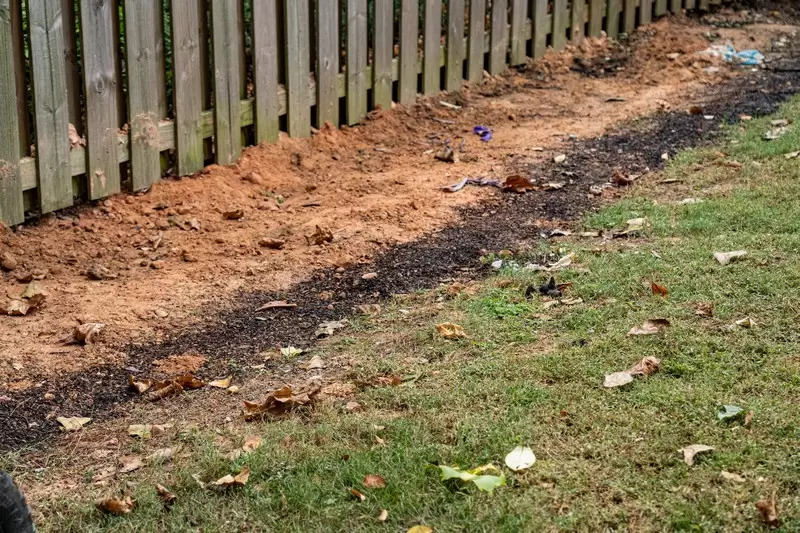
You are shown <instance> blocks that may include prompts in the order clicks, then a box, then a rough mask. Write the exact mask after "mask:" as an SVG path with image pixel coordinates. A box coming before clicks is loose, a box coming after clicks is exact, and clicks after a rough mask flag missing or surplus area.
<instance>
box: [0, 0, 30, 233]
mask: <svg viewBox="0 0 800 533" xmlns="http://www.w3.org/2000/svg"><path fill="white" fill-rule="evenodd" d="M15 1H16V0H0V226H1V225H2V222H5V223H6V224H19V223H21V222H24V221H25V210H24V206H23V202H22V179H21V178H20V175H19V156H20V142H19V141H20V131H19V120H18V116H17V84H16V81H15V80H16V76H15V70H16V69H15V66H14V58H15V53H14V50H15V43H14V38H13V37H14V33H13V32H12V26H13V18H12V15H11V7H10V6H9V2H15Z"/></svg>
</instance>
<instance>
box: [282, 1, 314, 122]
mask: <svg viewBox="0 0 800 533" xmlns="http://www.w3.org/2000/svg"><path fill="white" fill-rule="evenodd" d="M283 9H284V13H285V24H284V32H285V37H286V65H285V67H286V92H287V98H286V104H287V109H286V111H287V113H286V115H287V124H288V129H289V135H291V136H292V137H308V136H309V135H311V108H310V102H309V98H308V97H309V94H308V73H309V68H310V67H309V64H310V62H311V58H310V54H309V50H308V45H309V34H308V29H309V28H308V20H309V19H308V2H304V1H298V0H284V2H283Z"/></svg>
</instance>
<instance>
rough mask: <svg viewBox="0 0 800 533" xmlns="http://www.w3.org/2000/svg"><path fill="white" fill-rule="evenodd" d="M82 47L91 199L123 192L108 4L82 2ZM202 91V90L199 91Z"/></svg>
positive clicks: (113, 41)
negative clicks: (118, 151)
mask: <svg viewBox="0 0 800 533" xmlns="http://www.w3.org/2000/svg"><path fill="white" fill-rule="evenodd" d="M80 8H81V46H82V50H83V79H84V94H85V95H86V150H87V156H86V173H87V176H88V183H89V199H91V200H97V199H98V198H103V197H105V196H109V195H111V194H115V193H118V192H119V191H120V173H119V155H118V154H117V145H118V144H119V136H118V134H117V130H118V129H119V124H118V123H117V120H118V114H117V113H118V111H117V95H118V93H117V70H118V69H117V59H116V51H117V43H116V39H115V37H116V35H115V33H114V25H113V17H115V16H117V12H116V11H115V10H114V6H112V5H111V4H110V3H108V2H95V1H92V0H81V3H80ZM198 90H199V88H198Z"/></svg>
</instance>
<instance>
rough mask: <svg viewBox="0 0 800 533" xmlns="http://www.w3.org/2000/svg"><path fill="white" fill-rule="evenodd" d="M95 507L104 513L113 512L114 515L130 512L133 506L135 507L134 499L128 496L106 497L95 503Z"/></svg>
mask: <svg viewBox="0 0 800 533" xmlns="http://www.w3.org/2000/svg"><path fill="white" fill-rule="evenodd" d="M95 507H97V508H98V509H99V510H101V511H103V512H104V513H108V514H113V515H116V516H124V515H126V514H130V512H131V511H132V510H133V508H134V507H136V500H134V499H132V498H131V497H130V496H125V497H123V498H116V497H115V498H107V499H105V500H100V501H98V502H97V503H95Z"/></svg>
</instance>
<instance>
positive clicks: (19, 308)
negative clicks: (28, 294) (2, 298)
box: [3, 300, 31, 316]
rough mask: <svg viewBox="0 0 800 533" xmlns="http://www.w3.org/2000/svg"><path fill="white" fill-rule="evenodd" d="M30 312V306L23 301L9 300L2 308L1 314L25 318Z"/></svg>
mask: <svg viewBox="0 0 800 533" xmlns="http://www.w3.org/2000/svg"><path fill="white" fill-rule="evenodd" d="M30 310H31V306H30V305H29V304H28V303H27V302H25V301H23V300H11V301H10V302H8V303H6V304H5V306H4V307H3V314H5V315H8V316H25V315H27V314H28V312H29V311H30Z"/></svg>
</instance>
